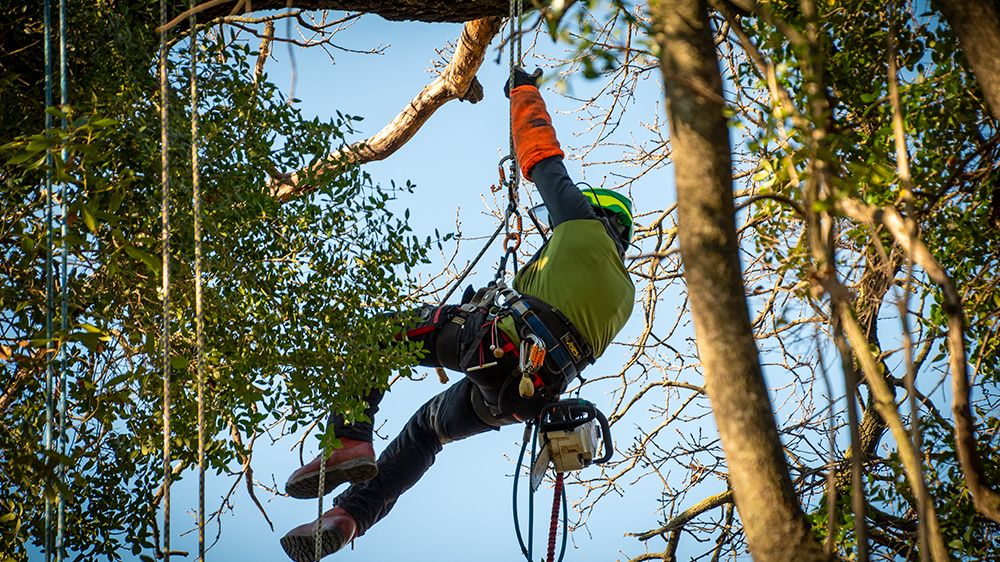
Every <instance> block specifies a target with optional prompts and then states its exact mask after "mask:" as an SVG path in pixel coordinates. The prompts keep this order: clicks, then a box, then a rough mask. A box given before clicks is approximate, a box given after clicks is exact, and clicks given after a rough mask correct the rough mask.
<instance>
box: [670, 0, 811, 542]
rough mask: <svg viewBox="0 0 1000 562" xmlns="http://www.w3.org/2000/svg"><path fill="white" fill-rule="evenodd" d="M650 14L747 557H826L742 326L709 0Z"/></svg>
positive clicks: (701, 326)
mask: <svg viewBox="0 0 1000 562" xmlns="http://www.w3.org/2000/svg"><path fill="white" fill-rule="evenodd" d="M651 12H652V15H653V20H654V25H655V26H656V35H657V37H656V39H657V42H658V43H659V45H660V48H661V69H662V71H663V77H664V84H665V85H666V105H667V113H668V119H669V123H670V134H671V142H672V143H673V160H674V169H675V174H676V183H677V208H678V222H679V235H680V248H681V257H682V259H683V262H684V276H685V279H686V281H687V289H688V294H689V297H690V300H691V312H692V316H693V319H694V326H695V335H696V337H697V343H698V353H699V356H700V358H701V361H702V365H703V369H704V376H705V384H706V388H707V390H708V395H709V399H710V401H711V404H712V411H713V413H714V416H715V421H716V424H717V425H718V428H719V435H720V437H721V440H722V447H723V450H724V451H725V454H726V460H727V463H728V468H729V475H730V482H731V485H732V488H733V493H734V497H735V500H736V507H737V509H738V510H739V513H740V518H741V519H742V520H743V523H744V526H745V530H746V535H747V540H748V542H749V545H750V550H751V552H752V553H753V556H754V559H755V560H758V561H771V560H775V561H783V560H788V561H797V562H801V561H809V560H828V559H829V558H828V556H827V555H826V554H825V553H824V552H823V548H822V547H821V546H820V544H819V543H817V542H816V540H815V539H814V538H813V536H812V534H811V532H810V530H809V526H808V524H807V523H806V520H805V517H804V515H803V513H802V510H801V507H800V505H799V502H798V498H797V497H796V495H795V491H794V489H793V487H792V481H791V478H790V477H789V475H788V467H787V464H786V462H785V458H784V453H783V452H782V447H781V441H780V439H779V436H778V429H777V426H776V425H775V422H774V416H773V414H772V410H771V404H770V400H769V398H768V393H767V387H766V385H765V383H764V377H763V373H762V371H761V367H760V361H759V358H758V354H757V347H756V342H755V341H754V337H753V331H752V328H751V324H750V315H749V312H748V310H747V303H746V298H745V296H744V286H743V278H742V274H741V270H740V262H739V254H738V252H739V242H738V240H737V237H736V225H735V208H734V204H733V193H732V185H731V173H732V170H731V168H732V166H731V161H730V154H729V131H728V123H727V119H726V117H725V115H724V114H723V108H724V104H725V102H724V98H723V93H722V76H721V74H720V71H719V66H718V60H717V58H716V54H715V47H714V44H713V37H712V30H711V27H710V25H709V19H708V6H707V4H706V2H705V1H704V0H676V1H673V2H667V1H666V0H659V1H656V2H653V3H651Z"/></svg>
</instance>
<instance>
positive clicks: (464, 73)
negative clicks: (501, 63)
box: [268, 17, 501, 201]
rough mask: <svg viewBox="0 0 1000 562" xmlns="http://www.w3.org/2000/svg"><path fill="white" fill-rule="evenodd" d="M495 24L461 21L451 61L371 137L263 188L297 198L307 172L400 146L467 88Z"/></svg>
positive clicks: (305, 184)
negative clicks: (458, 36) (459, 34)
mask: <svg viewBox="0 0 1000 562" xmlns="http://www.w3.org/2000/svg"><path fill="white" fill-rule="evenodd" d="M500 25H501V20H500V18H495V17H491V18H483V19H478V20H475V21H471V22H469V23H467V24H465V27H464V28H463V30H462V36H461V38H459V40H458V44H457V45H456V46H455V54H454V56H453V57H452V59H451V62H449V63H448V66H446V67H445V68H444V70H443V71H442V72H441V74H440V75H439V76H438V77H437V78H435V79H434V81H432V82H431V83H430V84H428V85H427V86H426V87H425V88H424V89H423V90H422V91H421V92H420V93H419V94H417V96H416V97H415V98H413V99H412V100H411V101H410V103H409V104H407V106H406V107H405V108H403V110H402V111H401V112H400V113H399V114H398V115H397V116H396V118H395V119H393V120H392V121H390V122H389V124H387V125H386V126H385V127H383V128H382V130H380V131H379V132H377V133H375V134H374V135H373V136H372V137H371V138H369V139H367V140H365V141H362V142H357V143H354V144H352V145H351V146H349V147H346V148H343V149H340V150H337V151H336V152H333V153H332V154H330V155H329V156H327V157H326V158H324V159H323V160H320V161H317V162H314V163H313V164H312V165H311V166H310V167H309V168H308V169H307V170H300V171H298V172H293V173H291V174H283V175H282V176H281V177H278V178H273V179H272V180H271V182H270V184H269V186H268V187H269V189H270V192H271V195H272V196H273V197H275V198H276V199H278V200H280V201H288V200H289V199H293V198H295V197H300V196H302V195H305V194H307V193H309V192H310V191H312V190H313V189H314V186H312V185H310V184H309V183H308V182H307V181H306V179H305V178H306V177H308V176H309V175H311V174H319V173H323V172H326V171H329V170H332V169H335V168H337V167H338V166H343V165H345V164H362V163H365V162H372V161H375V160H382V159H384V158H387V157H388V156H390V155H391V154H393V153H394V152H396V151H397V150H399V149H400V148H401V147H402V146H403V145H404V144H406V142H407V141H409V140H410V139H411V138H413V136H414V135H415V134H416V133H417V131H419V130H420V127H421V126H423V124H424V123H425V122H426V121H427V120H428V119H429V118H430V117H431V115H433V114H434V112H435V111H437V109H438V108H439V107H441V106H442V105H444V104H445V103H447V102H449V101H451V100H454V99H460V98H462V97H464V96H465V95H466V94H467V93H468V92H469V89H470V87H472V85H473V81H474V79H475V76H476V71H478V70H479V66H480V65H481V64H482V63H483V57H484V56H485V53H486V48H487V47H488V46H489V44H490V41H491V40H492V39H493V36H495V35H496V34H497V32H498V31H499V30H500Z"/></svg>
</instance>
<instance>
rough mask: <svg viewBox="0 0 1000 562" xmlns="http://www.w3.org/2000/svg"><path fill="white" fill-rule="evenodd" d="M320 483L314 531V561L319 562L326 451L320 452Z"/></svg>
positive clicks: (321, 544)
mask: <svg viewBox="0 0 1000 562" xmlns="http://www.w3.org/2000/svg"><path fill="white" fill-rule="evenodd" d="M319 462H320V465H319V467H320V468H319V483H318V484H317V485H316V487H317V490H316V492H317V493H316V497H317V498H318V499H317V500H316V504H317V507H316V528H315V529H314V530H313V544H314V545H315V546H314V550H313V560H314V561H315V562H319V561H320V559H321V558H323V494H324V493H325V491H324V490H323V488H324V487H325V486H326V474H325V473H326V449H323V450H322V451H321V452H320V461H319Z"/></svg>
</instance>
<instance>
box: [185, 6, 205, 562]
mask: <svg viewBox="0 0 1000 562" xmlns="http://www.w3.org/2000/svg"><path fill="white" fill-rule="evenodd" d="M194 7H195V0H191V8H192V10H191V15H190V16H188V24H189V27H190V28H191V37H190V39H189V43H190V44H189V46H190V49H191V206H192V213H193V214H194V317H195V347H196V351H195V354H196V355H195V365H196V371H197V387H198V520H197V523H198V561H199V562H205V337H204V326H205V315H204V312H203V309H202V291H201V281H202V279H201V278H202V273H201V268H202V266H201V260H202V254H201V174H200V170H199V168H198V26H197V23H198V22H197V17H196V16H195V13H194Z"/></svg>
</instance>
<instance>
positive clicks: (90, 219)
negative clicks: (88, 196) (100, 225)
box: [80, 205, 97, 234]
mask: <svg viewBox="0 0 1000 562" xmlns="http://www.w3.org/2000/svg"><path fill="white" fill-rule="evenodd" d="M80 211H81V212H82V214H83V222H84V224H86V225H87V230H90V232H91V234H97V219H95V218H94V214H93V213H91V212H90V209H89V208H87V206H86V205H84V206H83V207H81V208H80Z"/></svg>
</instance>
